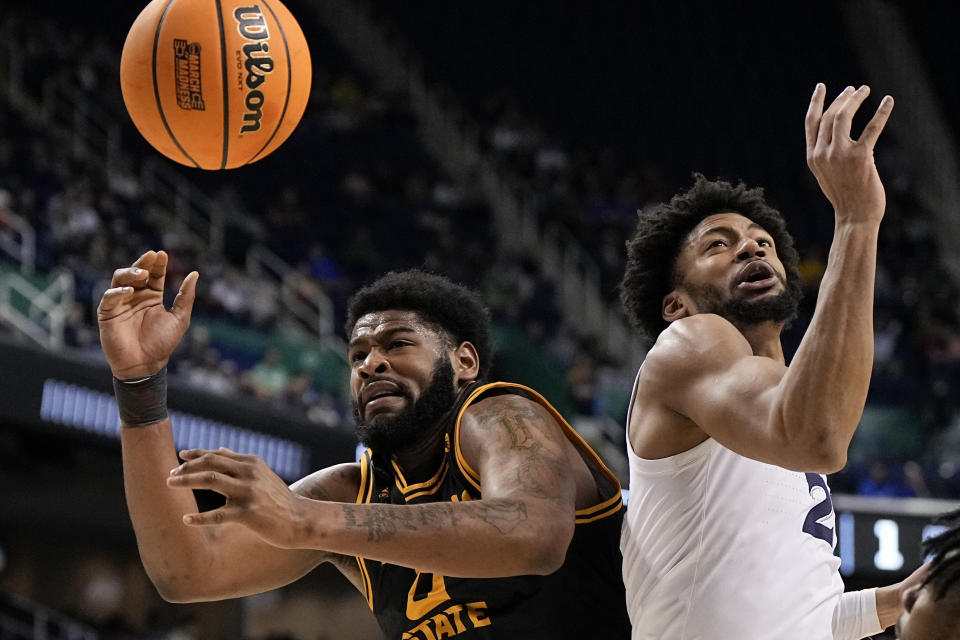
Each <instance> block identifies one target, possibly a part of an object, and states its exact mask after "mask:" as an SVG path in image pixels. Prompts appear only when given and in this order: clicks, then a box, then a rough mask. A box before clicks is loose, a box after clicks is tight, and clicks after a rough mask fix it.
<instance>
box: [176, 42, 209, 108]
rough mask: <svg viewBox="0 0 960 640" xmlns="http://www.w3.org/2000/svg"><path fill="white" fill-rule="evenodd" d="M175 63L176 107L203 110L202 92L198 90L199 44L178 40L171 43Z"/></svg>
mask: <svg viewBox="0 0 960 640" xmlns="http://www.w3.org/2000/svg"><path fill="white" fill-rule="evenodd" d="M173 57H174V60H175V61H176V76H175V78H176V82H177V105H178V106H179V107H180V108H181V109H195V110H197V111H203V110H204V104H203V90H202V89H201V88H200V43H199V42H187V41H186V40H182V39H180V38H176V39H174V41H173Z"/></svg>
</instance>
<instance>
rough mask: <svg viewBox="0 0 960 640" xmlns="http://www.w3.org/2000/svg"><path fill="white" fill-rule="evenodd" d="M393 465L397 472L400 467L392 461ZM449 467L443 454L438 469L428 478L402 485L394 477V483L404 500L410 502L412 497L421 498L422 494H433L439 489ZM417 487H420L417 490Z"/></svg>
mask: <svg viewBox="0 0 960 640" xmlns="http://www.w3.org/2000/svg"><path fill="white" fill-rule="evenodd" d="M393 466H394V469H395V470H396V471H397V472H398V473H399V471H400V468H399V467H398V466H397V463H396V462H394V463H393ZM449 469H450V464H449V463H448V462H447V458H446V456H444V458H443V462H442V463H441V464H440V469H439V470H438V471H437V473H436V475H435V476H433V478H431V479H430V480H428V481H426V482H420V483H417V484H411V485H407V486H406V487H402V486H400V480H399V478H395V481H394V484H396V485H397V488H398V489H400V491H401V493H402V494H403V500H404V502H410V501H411V500H413V499H414V498H422V497H423V496H429V495H433V494H434V493H436V492H437V491H439V490H440V487H442V486H443V481H444V480H445V479H446V477H447V471H448V470H449ZM418 487H422V488H421V489H419V490H417V488H418Z"/></svg>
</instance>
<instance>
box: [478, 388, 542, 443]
mask: <svg viewBox="0 0 960 640" xmlns="http://www.w3.org/2000/svg"><path fill="white" fill-rule="evenodd" d="M495 391H496V393H489V394H484V395H482V396H481V397H480V398H478V399H477V400H475V401H473V402H472V403H470V405H469V406H467V408H466V410H465V411H464V413H463V417H462V418H461V421H460V428H461V432H463V433H467V432H474V431H490V430H494V429H500V428H503V427H504V426H505V425H510V424H513V423H516V422H518V421H536V422H540V421H547V422H556V419H555V418H554V417H553V415H552V414H551V413H550V411H549V410H548V409H547V408H546V407H545V406H544V405H543V404H541V403H540V402H538V401H536V400H534V399H533V398H531V397H530V396H528V395H527V394H525V393H524V392H523V389H521V388H520V387H501V388H499V389H496V390H495Z"/></svg>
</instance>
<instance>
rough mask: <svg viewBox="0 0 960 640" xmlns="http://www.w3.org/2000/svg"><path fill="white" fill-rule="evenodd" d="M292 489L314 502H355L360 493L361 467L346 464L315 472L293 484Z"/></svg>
mask: <svg viewBox="0 0 960 640" xmlns="http://www.w3.org/2000/svg"><path fill="white" fill-rule="evenodd" d="M290 489H291V491H293V492H294V493H297V494H299V495H301V496H304V497H306V498H311V499H313V500H326V501H330V502H353V501H354V500H356V498H357V492H358V491H360V465H359V463H356V462H345V463H342V464H336V465H333V466H332V467H327V468H326V469H321V470H319V471H315V472H313V473H311V474H310V475H308V476H306V477H304V478H302V479H300V480H298V481H297V482H295V483H293V484H292V485H291V486H290Z"/></svg>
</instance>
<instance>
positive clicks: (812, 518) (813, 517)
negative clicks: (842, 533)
mask: <svg viewBox="0 0 960 640" xmlns="http://www.w3.org/2000/svg"><path fill="white" fill-rule="evenodd" d="M804 475H805V476H806V477H807V486H808V487H809V488H810V497H812V498H820V501H819V502H818V503H817V504H815V505H813V508H812V509H810V512H809V513H807V519H806V520H804V521H803V532H804V533H809V534H810V535H812V536H813V537H814V538H820V539H821V540H823V541H824V542H826V543H827V544H829V545H830V546H831V547H832V546H833V527H828V526H826V525H825V524H820V522H819V521H820V520H823V519H825V518H827V517H829V516H830V514H831V513H833V501H832V500H831V499H830V489H828V488H827V483H826V482H825V481H824V480H823V477H822V476H821V475H820V474H819V473H806V474H804ZM820 493H822V494H823V497H822V498H821V497H820V495H819V494H820Z"/></svg>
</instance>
